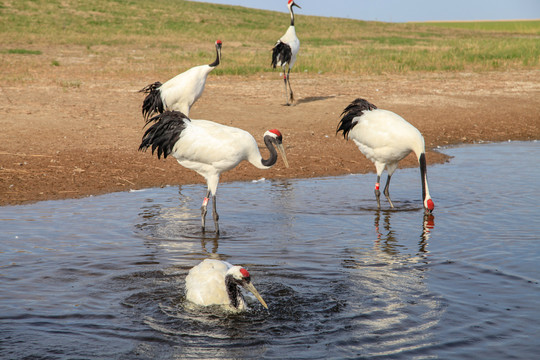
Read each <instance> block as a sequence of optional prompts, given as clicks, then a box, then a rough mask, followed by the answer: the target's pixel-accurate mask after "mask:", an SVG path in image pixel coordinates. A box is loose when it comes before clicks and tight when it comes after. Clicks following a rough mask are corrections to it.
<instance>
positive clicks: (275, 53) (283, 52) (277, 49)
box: [272, 40, 292, 69]
mask: <svg viewBox="0 0 540 360" xmlns="http://www.w3.org/2000/svg"><path fill="white" fill-rule="evenodd" d="M291 56H292V51H291V47H290V46H289V45H288V44H285V43H284V42H281V41H279V40H278V42H277V43H276V46H274V48H273V49H272V67H273V68H274V69H275V68H276V66H277V65H278V62H281V65H284V64H288V63H289V62H290V61H291Z"/></svg>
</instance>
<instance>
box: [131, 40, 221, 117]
mask: <svg viewBox="0 0 540 360" xmlns="http://www.w3.org/2000/svg"><path fill="white" fill-rule="evenodd" d="M215 46H216V60H215V61H214V62H213V63H211V64H208V65H200V66H195V67H192V68H191V69H189V70H186V71H185V72H183V73H181V74H178V75H176V76H175V77H173V78H172V79H170V80H168V81H166V82H165V83H164V84H162V83H160V82H159V81H156V82H155V83H153V84H150V85H148V86H146V87H144V88H143V89H142V90H140V92H144V93H145V94H147V95H146V97H145V98H144V101H143V105H142V114H143V117H144V119H145V120H148V119H149V118H150V117H151V116H152V115H154V114H158V113H162V112H163V111H165V110H171V111H172V110H176V111H180V112H182V113H184V114H186V115H187V116H189V110H190V109H191V106H192V105H193V104H194V103H195V101H197V100H198V99H199V98H200V97H201V95H202V93H203V90H204V85H205V84H206V78H207V77H208V74H210V72H211V71H212V70H214V69H215V68H216V66H218V65H219V64H220V63H221V40H217V41H216V43H215Z"/></svg>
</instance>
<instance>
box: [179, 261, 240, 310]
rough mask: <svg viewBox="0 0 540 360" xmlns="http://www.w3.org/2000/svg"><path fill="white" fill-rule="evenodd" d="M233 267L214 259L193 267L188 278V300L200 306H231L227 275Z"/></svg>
mask: <svg viewBox="0 0 540 360" xmlns="http://www.w3.org/2000/svg"><path fill="white" fill-rule="evenodd" d="M231 267H232V265H231V264H229V263H227V262H225V261H220V260H214V259H205V260H204V261H203V262H201V263H200V264H198V265H197V266H195V267H193V268H192V269H191V270H190V271H189V273H188V275H187V277H186V285H185V286H186V299H187V300H189V301H191V302H193V303H195V304H199V305H214V304H217V305H226V304H229V303H230V299H229V295H228V294H227V289H226V288H225V275H226V274H227V271H228V270H229V268H231Z"/></svg>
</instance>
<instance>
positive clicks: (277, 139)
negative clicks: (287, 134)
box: [264, 129, 289, 167]
mask: <svg viewBox="0 0 540 360" xmlns="http://www.w3.org/2000/svg"><path fill="white" fill-rule="evenodd" d="M264 138H268V139H269V140H270V141H271V142H272V143H273V144H274V145H275V146H276V148H277V149H278V150H279V152H280V154H281V156H282V157H283V162H284V163H285V167H289V162H288V161H287V155H285V149H284V148H283V135H281V132H280V131H279V130H278V129H272V130H268V131H267V132H265V133H264Z"/></svg>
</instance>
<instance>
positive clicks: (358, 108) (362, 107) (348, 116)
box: [336, 98, 377, 139]
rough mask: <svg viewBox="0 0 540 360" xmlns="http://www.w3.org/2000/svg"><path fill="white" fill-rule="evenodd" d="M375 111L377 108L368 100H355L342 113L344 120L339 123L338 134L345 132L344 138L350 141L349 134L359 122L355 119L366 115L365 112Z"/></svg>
mask: <svg viewBox="0 0 540 360" xmlns="http://www.w3.org/2000/svg"><path fill="white" fill-rule="evenodd" d="M375 109H377V106H375V105H373V104H372V103H370V102H369V101H367V100H364V99H360V98H358V99H356V100H354V101H353V102H352V103H350V104H349V105H348V106H347V107H346V108H345V110H343V112H342V113H341V116H342V118H341V120H340V121H339V124H338V129H337V130H336V134H337V133H338V132H340V131H343V137H344V138H345V139H348V136H349V132H350V131H351V130H352V128H353V127H354V126H355V125H356V124H357V123H358V121H355V120H354V119H355V118H356V117H359V116H362V115H363V114H364V111H371V110H375Z"/></svg>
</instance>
